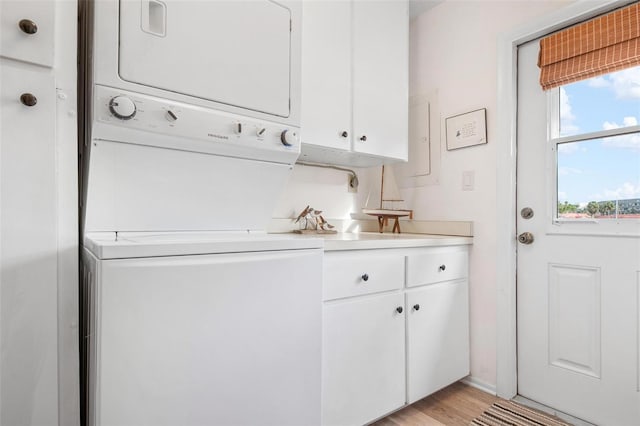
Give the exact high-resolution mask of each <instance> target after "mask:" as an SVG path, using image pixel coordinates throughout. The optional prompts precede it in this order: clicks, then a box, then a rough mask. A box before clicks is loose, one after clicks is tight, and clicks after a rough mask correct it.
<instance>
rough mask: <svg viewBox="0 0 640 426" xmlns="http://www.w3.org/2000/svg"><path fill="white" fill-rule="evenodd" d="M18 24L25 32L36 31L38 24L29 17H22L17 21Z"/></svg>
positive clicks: (32, 32) (33, 32)
mask: <svg viewBox="0 0 640 426" xmlns="http://www.w3.org/2000/svg"><path fill="white" fill-rule="evenodd" d="M18 26H19V27H20V29H21V30H22V32H23V33H25V34H35V33H37V32H38V26H37V25H36V23H35V22H33V21H32V20H31V19H22V20H21V21H20V22H18Z"/></svg>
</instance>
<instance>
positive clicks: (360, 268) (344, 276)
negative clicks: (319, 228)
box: [323, 250, 405, 300]
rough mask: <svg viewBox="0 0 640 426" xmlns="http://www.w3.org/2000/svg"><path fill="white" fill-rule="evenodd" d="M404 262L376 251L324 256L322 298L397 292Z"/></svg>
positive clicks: (398, 257)
mask: <svg viewBox="0 0 640 426" xmlns="http://www.w3.org/2000/svg"><path fill="white" fill-rule="evenodd" d="M404 259H405V257H404V255H402V254H400V253H389V252H388V251H376V250H366V251H358V252H348V253H345V252H330V253H325V257H324V278H323V299H324V300H331V299H339V298H342V297H350V296H359V295H362V294H370V293H377V292H381V291H387V290H394V289H401V288H402V287H403V286H404V263H405V262H404Z"/></svg>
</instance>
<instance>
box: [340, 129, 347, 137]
mask: <svg viewBox="0 0 640 426" xmlns="http://www.w3.org/2000/svg"><path fill="white" fill-rule="evenodd" d="M340 136H342V137H343V138H348V137H349V132H347V131H346V130H344V131H343V132H342V133H340Z"/></svg>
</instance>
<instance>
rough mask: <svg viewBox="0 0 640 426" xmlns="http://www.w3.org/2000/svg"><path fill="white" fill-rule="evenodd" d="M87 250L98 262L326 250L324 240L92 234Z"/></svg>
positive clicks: (257, 234) (281, 236)
mask: <svg viewBox="0 0 640 426" xmlns="http://www.w3.org/2000/svg"><path fill="white" fill-rule="evenodd" d="M84 246H85V247H86V248H87V249H88V250H89V251H91V253H93V254H94V256H96V257H97V258H98V259H129V258H138V257H160V256H184V255H199V254H218V253H242V252H255V251H276V250H304V249H318V248H323V246H324V241H323V240H322V238H305V237H296V236H293V235H289V234H267V233H264V232H167V233H150V232H119V233H117V234H116V233H115V232H91V233H87V234H86V235H85V236H84Z"/></svg>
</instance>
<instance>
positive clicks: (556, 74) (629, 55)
mask: <svg viewBox="0 0 640 426" xmlns="http://www.w3.org/2000/svg"><path fill="white" fill-rule="evenodd" d="M635 65H640V3H638V2H636V3H633V4H632V5H630V6H626V7H624V8H621V9H618V10H615V11H613V12H611V13H608V14H606V15H602V16H599V17H597V18H594V19H591V20H589V21H586V22H583V23H581V24H578V25H575V26H573V27H570V28H567V29H565V30H562V31H560V32H557V33H554V34H552V35H550V36H548V37H545V38H543V39H542V40H540V56H539V57H538V66H539V67H540V69H541V70H540V85H541V86H542V88H543V89H544V90H548V89H552V88H554V87H558V86H561V85H563V84H568V83H572V82H575V81H579V80H584V79H587V78H591V77H596V76H598V75H602V74H607V73H610V72H613V71H618V70H621V69H624V68H629V67H632V66H635Z"/></svg>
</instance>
